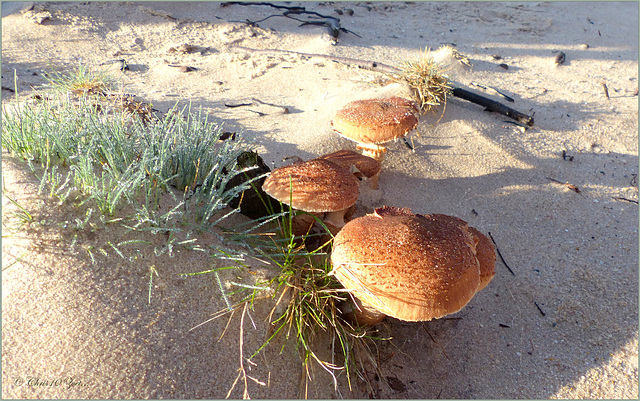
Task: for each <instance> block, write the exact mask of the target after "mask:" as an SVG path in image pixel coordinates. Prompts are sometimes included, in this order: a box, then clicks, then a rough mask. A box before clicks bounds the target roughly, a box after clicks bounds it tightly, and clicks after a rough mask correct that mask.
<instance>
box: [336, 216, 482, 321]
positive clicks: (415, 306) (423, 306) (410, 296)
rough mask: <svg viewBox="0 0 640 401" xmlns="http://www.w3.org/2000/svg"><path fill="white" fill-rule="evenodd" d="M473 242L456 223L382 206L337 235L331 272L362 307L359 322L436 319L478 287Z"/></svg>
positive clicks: (460, 304) (453, 309)
mask: <svg viewBox="0 0 640 401" xmlns="http://www.w3.org/2000/svg"><path fill="white" fill-rule="evenodd" d="M475 244H476V241H475V239H474V237H473V235H472V234H471V233H470V232H469V231H468V230H466V229H464V228H463V227H462V226H461V225H460V224H459V223H458V222H452V221H449V220H447V219H442V218H437V217H436V218H434V217H433V216H430V215H426V216H423V215H420V214H413V213H411V211H410V210H409V209H400V208H394V207H386V206H385V207H382V208H378V209H376V210H375V212H374V213H372V214H367V215H366V216H363V217H360V218H357V219H354V220H351V221H350V222H349V223H347V224H346V225H345V226H344V227H343V228H342V230H340V232H339V233H338V234H337V235H336V237H335V238H334V242H333V251H332V254H331V263H332V266H333V269H332V274H333V275H334V276H335V277H336V278H337V279H338V280H339V281H340V283H342V285H343V286H344V287H345V288H346V289H348V290H350V291H351V292H352V294H353V295H354V296H355V297H356V298H358V300H359V302H360V303H361V305H364V306H365V308H362V307H360V308H358V303H356V308H357V309H359V310H358V311H355V313H354V314H355V315H356V319H357V320H358V321H359V322H361V323H366V324H373V323H377V322H378V321H380V320H382V319H383V318H384V316H385V315H387V316H391V317H395V318H397V319H400V320H406V321H425V320H431V319H436V318H441V317H443V316H446V315H449V314H451V313H455V312H457V311H459V310H460V309H462V308H463V307H464V306H465V305H466V304H467V303H468V302H469V301H470V300H471V298H472V297H473V296H474V294H475V293H476V292H477V290H478V288H479V285H480V267H479V262H478V259H477V258H476V246H475ZM372 309H373V311H372Z"/></svg>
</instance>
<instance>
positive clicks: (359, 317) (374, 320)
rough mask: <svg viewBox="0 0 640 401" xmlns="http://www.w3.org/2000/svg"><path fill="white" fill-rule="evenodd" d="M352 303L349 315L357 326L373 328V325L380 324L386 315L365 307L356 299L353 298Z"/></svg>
mask: <svg viewBox="0 0 640 401" xmlns="http://www.w3.org/2000/svg"><path fill="white" fill-rule="evenodd" d="M353 301H354V304H355V305H354V309H353V310H352V311H351V312H349V315H350V316H351V317H352V318H353V320H355V321H356V322H357V323H358V324H359V325H369V326H373V325H375V324H378V323H380V322H381V321H382V320H383V319H384V318H385V317H387V315H385V314H384V313H382V312H380V311H378V310H377V309H375V308H373V307H371V306H368V305H365V304H363V303H362V301H360V300H359V299H358V298H356V297H353Z"/></svg>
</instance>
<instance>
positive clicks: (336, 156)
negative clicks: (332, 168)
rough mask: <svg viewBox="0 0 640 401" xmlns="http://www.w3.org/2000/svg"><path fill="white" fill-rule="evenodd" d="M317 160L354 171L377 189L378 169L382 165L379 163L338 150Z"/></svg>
mask: <svg viewBox="0 0 640 401" xmlns="http://www.w3.org/2000/svg"><path fill="white" fill-rule="evenodd" d="M319 159H325V160H330V161H332V162H334V163H335V164H339V165H341V166H343V167H345V168H348V169H349V170H352V169H355V170H357V172H358V173H359V174H361V175H362V176H364V177H367V178H368V179H369V180H370V181H371V188H372V189H376V188H377V187H378V177H380V168H381V167H382V165H381V164H380V162H379V161H377V160H375V159H373V158H371V157H369V156H365V155H361V154H360V153H357V152H354V151H352V150H345V149H343V150H339V151H337V152H333V153H329V154H327V155H323V156H320V157H319Z"/></svg>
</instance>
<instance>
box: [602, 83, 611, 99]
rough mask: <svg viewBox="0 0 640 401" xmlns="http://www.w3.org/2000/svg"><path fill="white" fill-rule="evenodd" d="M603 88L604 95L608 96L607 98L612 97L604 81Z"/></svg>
mask: <svg viewBox="0 0 640 401" xmlns="http://www.w3.org/2000/svg"><path fill="white" fill-rule="evenodd" d="M602 89H604V95H605V96H606V97H607V99H610V97H609V88H607V84H605V83H604V82H602Z"/></svg>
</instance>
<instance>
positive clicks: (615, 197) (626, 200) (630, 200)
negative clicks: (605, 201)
mask: <svg viewBox="0 0 640 401" xmlns="http://www.w3.org/2000/svg"><path fill="white" fill-rule="evenodd" d="M613 199H615V200H617V201H623V202H631V203H635V204H636V205H637V204H638V201H637V200H633V199H627V198H623V197H621V196H614V197H613Z"/></svg>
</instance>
